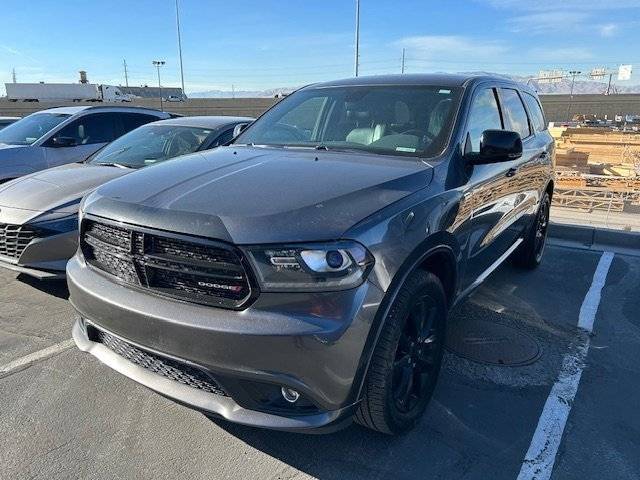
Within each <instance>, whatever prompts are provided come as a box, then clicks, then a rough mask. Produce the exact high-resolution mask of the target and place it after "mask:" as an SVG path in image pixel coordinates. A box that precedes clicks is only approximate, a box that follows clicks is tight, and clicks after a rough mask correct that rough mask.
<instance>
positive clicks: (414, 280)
mask: <svg viewBox="0 0 640 480" xmlns="http://www.w3.org/2000/svg"><path fill="white" fill-rule="evenodd" d="M446 316H447V301H446V297H445V293H444V289H443V287H442V283H441V282H440V280H439V279H438V277H436V276H435V275H434V274H432V273H430V272H426V271H422V270H419V271H416V272H414V273H412V274H411V275H410V276H409V277H408V278H407V280H406V281H405V283H404V285H403V286H402V287H401V289H400V291H399V292H398V295H397V297H396V298H395V300H394V302H393V304H392V306H391V308H390V310H389V313H388V314H387V317H386V318H385V319H384V326H383V327H382V332H381V334H380V338H379V339H378V343H377V345H376V347H375V349H374V351H373V356H372V359H371V364H370V366H369V371H368V373H367V378H366V379H365V385H364V387H363V398H362V401H361V403H360V405H359V407H358V411H357V412H356V414H355V420H356V422H357V423H359V424H360V425H363V426H365V427H367V428H370V429H372V430H376V431H378V432H382V433H386V434H390V435H395V434H399V433H403V432H406V431H408V430H410V429H411V428H413V426H414V425H415V424H416V422H417V421H418V420H419V419H420V417H421V416H422V414H423V413H424V410H425V409H426V407H427V404H428V403H429V400H430V399H431V396H432V395H433V391H434V389H435V386H436V382H437V380H438V374H439V372H440V366H441V363H442V354H443V346H444V336H445V324H446Z"/></svg>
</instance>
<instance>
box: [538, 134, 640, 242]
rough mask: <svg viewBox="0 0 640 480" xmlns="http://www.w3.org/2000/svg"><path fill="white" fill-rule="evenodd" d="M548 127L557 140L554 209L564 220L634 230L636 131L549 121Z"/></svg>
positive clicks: (639, 145)
mask: <svg viewBox="0 0 640 480" xmlns="http://www.w3.org/2000/svg"><path fill="white" fill-rule="evenodd" d="M550 132H551V134H552V135H553V137H554V138H555V142H556V159H555V162H556V164H555V171H556V187H555V193H554V197H553V204H554V206H555V207H556V209H555V211H556V213H557V214H558V215H559V216H561V217H566V218H567V220H568V219H569V218H573V219H575V220H581V221H582V222H584V223H594V224H602V223H603V222H604V223H605V224H606V226H609V227H612V228H622V229H625V230H636V229H637V228H638V226H639V224H640V216H638V215H637V214H640V133H639V132H637V131H634V130H630V131H625V130H615V129H613V128H609V127H607V128H602V127H588V126H577V127H565V126H562V127H556V126H551V127H550ZM558 207H559V208H560V209H562V210H559V209H558ZM564 209H567V210H568V211H566V212H565V211H563V210H564ZM569 210H570V211H569Z"/></svg>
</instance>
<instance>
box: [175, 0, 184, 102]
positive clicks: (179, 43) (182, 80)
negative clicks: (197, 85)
mask: <svg viewBox="0 0 640 480" xmlns="http://www.w3.org/2000/svg"><path fill="white" fill-rule="evenodd" d="M176 30H177V31H178V56H179V58H180V81H181V82H182V96H183V97H184V95H185V93H184V70H183V69H182V36H181V35H180V13H179V11H178V0H176Z"/></svg>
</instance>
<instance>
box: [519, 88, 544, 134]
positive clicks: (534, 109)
mask: <svg viewBox="0 0 640 480" xmlns="http://www.w3.org/2000/svg"><path fill="white" fill-rule="evenodd" d="M524 101H525V102H526V104H527V107H528V108H529V113H530V114H531V123H533V129H534V130H535V131H536V132H542V131H544V130H546V129H547V122H546V120H545V119H544V114H543V113H542V108H541V107H540V103H539V102H538V99H537V98H536V97H534V96H533V95H531V94H529V93H526V92H525V93H524Z"/></svg>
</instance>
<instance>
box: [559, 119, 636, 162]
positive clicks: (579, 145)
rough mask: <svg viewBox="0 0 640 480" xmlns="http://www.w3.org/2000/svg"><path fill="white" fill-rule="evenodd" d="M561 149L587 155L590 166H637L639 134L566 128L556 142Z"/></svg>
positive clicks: (599, 129) (597, 129)
mask: <svg viewBox="0 0 640 480" xmlns="http://www.w3.org/2000/svg"><path fill="white" fill-rule="evenodd" d="M556 145H557V146H558V147H559V148H561V149H573V151H574V152H582V153H586V154H588V156H589V158H588V163H590V164H595V165H598V164H610V165H629V166H634V165H638V163H639V162H640V134H638V133H636V132H617V131H612V130H605V129H601V128H567V129H565V131H564V132H562V134H561V138H560V139H557V140H556Z"/></svg>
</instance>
